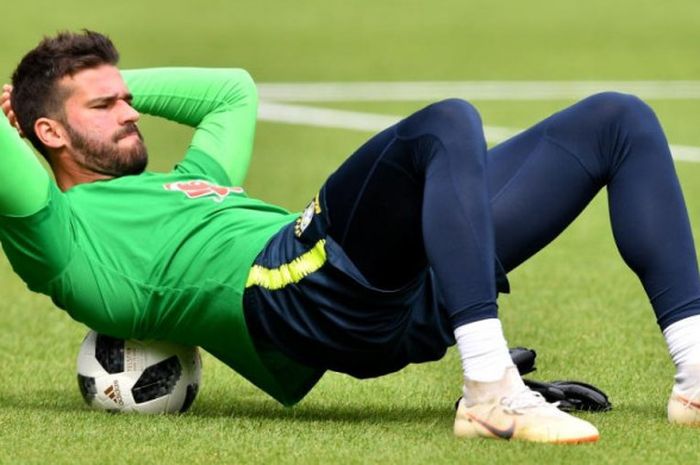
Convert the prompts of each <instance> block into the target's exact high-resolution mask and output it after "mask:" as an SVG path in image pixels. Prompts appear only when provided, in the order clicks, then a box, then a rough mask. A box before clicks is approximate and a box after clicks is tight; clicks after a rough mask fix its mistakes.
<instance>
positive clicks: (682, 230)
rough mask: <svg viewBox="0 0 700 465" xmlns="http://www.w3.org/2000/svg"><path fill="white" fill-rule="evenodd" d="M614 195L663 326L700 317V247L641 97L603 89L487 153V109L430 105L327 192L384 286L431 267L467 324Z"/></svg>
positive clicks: (626, 239) (616, 218) (365, 264)
mask: <svg viewBox="0 0 700 465" xmlns="http://www.w3.org/2000/svg"><path fill="white" fill-rule="evenodd" d="M603 186H607V189H608V199H609V207H610V217H611V221H612V229H613V234H614V237H615V241H616V244H617V246H618V248H619V250H620V253H621V255H622V257H623V258H624V260H625V262H626V263H627V264H628V265H629V266H630V268H631V269H632V270H633V271H634V272H635V273H636V274H637V276H638V277H639V278H640V280H641V281H642V284H643V286H644V289H645V291H646V293H647V295H648V296H649V299H650V300H651V303H652V306H653V308H654V311H655V312H656V316H657V320H658V323H659V325H660V326H661V328H662V329H663V328H665V327H667V326H668V325H669V324H671V323H673V322H675V321H677V320H680V319H682V318H684V317H686V316H690V315H694V314H700V279H699V278H698V269H697V261H696V256H695V248H694V245H693V239H692V235H691V231H690V225H689V221H688V217H687V212H686V208H685V204H684V200H683V196H682V193H681V189H680V186H679V183H678V180H677V177H676V174H675V171H674V167H673V162H672V159H671V154H670V152H669V148H668V143H667V141H666V138H665V136H664V134H663V131H662V129H661V127H660V125H659V123H658V120H657V119H656V116H655V115H654V113H653V112H652V110H651V109H650V108H649V107H648V106H647V105H646V104H644V103H643V102H642V101H640V100H639V99H637V98H635V97H632V96H629V95H622V94H616V93H604V94H598V95H595V96H593V97H590V98H587V99H585V100H583V101H581V102H579V103H577V104H576V105H573V106H572V107H569V108H567V109H565V110H563V111H561V112H559V113H557V114H555V115H553V116H551V117H549V118H548V119H546V120H544V121H542V122H541V123H539V124H537V125H536V126H534V127H532V128H530V129H529V130H527V131H525V132H523V133H521V134H519V135H517V136H515V137H514V138H512V139H510V140H509V141H507V142H505V143H503V144H501V145H498V146H496V147H494V148H493V149H491V150H490V151H488V152H487V149H486V145H485V142H484V137H483V131H482V126H481V121H480V118H479V115H478V114H477V112H476V110H475V109H474V108H473V107H472V106H471V105H469V104H468V103H466V102H464V101H461V100H446V101H443V102H439V103H436V104H433V105H431V106H428V107H426V108H424V109H423V110H421V111H418V112H417V113H415V114H413V115H411V116H410V117H408V118H406V119H405V120H403V121H401V122H399V123H398V124H396V125H395V126H392V127H390V128H389V129H387V130H385V131H383V132H381V133H380V134H378V135H376V136H375V137H373V138H372V139H370V140H369V141H368V142H367V143H366V144H365V145H363V146H362V147H361V148H360V149H359V150H358V151H357V152H356V153H355V154H353V155H352V156H351V157H350V158H349V159H348V160H347V161H346V162H345V163H344V164H343V165H342V166H341V167H340V168H339V169H338V171H336V172H335V173H334V174H333V175H332V176H331V177H330V178H329V180H328V181H327V183H326V185H325V187H324V190H325V197H326V204H327V208H328V214H329V217H330V226H329V230H328V232H329V234H330V235H331V236H332V237H333V239H334V240H335V241H336V242H338V243H339V244H340V245H341V246H342V247H343V249H344V250H345V252H346V253H347V254H348V256H349V257H350V258H351V259H352V260H353V262H354V263H355V265H356V266H357V267H358V268H359V270H360V271H361V272H362V273H363V274H364V275H365V277H366V278H367V279H368V280H369V281H370V282H371V283H372V284H374V285H375V286H378V287H383V288H387V289H391V288H396V287H399V286H401V285H402V284H405V283H407V282H409V281H410V280H411V279H412V278H413V277H414V276H415V275H416V274H417V273H418V272H419V271H420V270H421V269H423V268H424V267H425V266H426V265H427V264H429V265H430V266H431V267H432V268H433V270H434V272H435V274H436V277H437V281H438V285H439V287H440V291H441V293H442V295H443V298H444V301H445V305H446V310H447V312H448V314H449V316H450V319H451V321H452V324H453V326H454V327H459V326H460V325H463V324H466V323H469V322H473V321H477V320H481V319H485V318H492V317H496V316H497V305H496V289H495V282H494V262H495V258H496V257H498V260H499V261H500V263H501V264H502V265H503V267H504V268H505V270H506V271H510V270H512V269H513V268H515V267H516V266H518V265H519V264H521V263H522V262H524V261H525V260H527V259H528V258H529V257H530V256H532V255H533V254H535V253H536V252H537V251H538V250H540V249H541V248H542V247H544V246H545V245H546V244H548V243H549V242H550V241H552V240H553V239H554V238H555V237H556V236H557V235H558V234H559V233H560V232H562V231H563V230H564V228H566V226H567V225H568V224H569V223H570V222H571V221H572V220H573V219H574V218H575V217H576V216H577V215H578V214H579V213H580V212H581V211H582V210H583V209H584V208H585V206H586V205H587V204H588V203H589V202H590V200H591V199H592V198H593V197H594V196H595V194H596V193H597V192H598V191H599V190H600V189H601V188H602V187H603Z"/></svg>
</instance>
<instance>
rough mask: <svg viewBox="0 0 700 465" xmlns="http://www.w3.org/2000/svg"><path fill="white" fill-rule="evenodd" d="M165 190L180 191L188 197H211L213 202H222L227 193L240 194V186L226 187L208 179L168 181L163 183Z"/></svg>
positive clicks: (241, 190)
mask: <svg viewBox="0 0 700 465" xmlns="http://www.w3.org/2000/svg"><path fill="white" fill-rule="evenodd" d="M163 189H165V190H166V191H180V192H182V193H184V194H185V195H186V196H187V198H188V199H201V198H211V199H212V200H213V201H214V202H222V201H223V200H224V199H225V198H226V197H228V195H229V194H231V193H233V194H242V193H243V188H242V187H226V186H219V185H217V184H212V183H210V182H209V181H203V180H199V179H195V180H193V181H181V182H169V183H167V184H163Z"/></svg>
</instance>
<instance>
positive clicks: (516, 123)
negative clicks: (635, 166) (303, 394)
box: [0, 0, 700, 465]
mask: <svg viewBox="0 0 700 465" xmlns="http://www.w3.org/2000/svg"><path fill="white" fill-rule="evenodd" d="M183 3H184V2H183ZM2 17H3V28H2V30H0V43H2V44H3V46H2V48H1V49H0V76H8V75H9V73H10V72H11V70H12V69H13V67H14V64H15V63H16V62H17V60H18V59H19V57H20V56H21V54H22V53H23V52H24V51H25V50H27V49H28V48H30V47H31V46H33V45H34V44H35V42H36V41H37V40H38V39H39V38H40V37H41V36H42V35H43V34H51V33H53V32H55V31H56V30H58V29H73V28H77V27H90V28H93V29H97V30H101V31H105V32H108V33H109V34H111V36H112V37H113V38H114V40H115V41H116V43H117V45H118V46H119V47H120V48H121V51H122V56H123V64H124V66H126V67H136V66H151V65H199V66H242V67H246V68H248V69H250V70H251V71H252V72H253V74H254V75H255V77H256V78H257V79H258V80H260V81H270V82H271V81H304V80H306V81H321V80H339V81H343V80H458V79H474V80H478V79H513V80H517V79H538V80H540V79H542V80H546V79H572V80H574V79H575V80H581V79H632V80H634V79H691V80H692V79H700V60H698V57H699V56H700V53H699V52H700V32H698V31H700V3H698V2H694V1H692V0H671V1H667V2H663V3H659V2H652V1H635V2H632V1H631V0H623V1H617V2H607V1H603V0H592V1H589V2H556V1H553V0H551V1H546V0H534V1H530V2H517V1H514V0H512V1H506V2H489V1H486V0H479V1H469V2H464V1H458V0H450V1H444V2H437V3H436V2H433V3H429V2H418V1H413V0H409V1H397V0H391V1H383V2H370V1H368V0H366V1H365V0H363V1H356V2H334V1H330V2H329V1H324V2H322V1H311V0H302V1H297V2H282V1H264V0H263V1H260V0H258V1H255V2H253V1H240V2H235V3H234V2H226V1H223V0H215V1H210V2H208V3H206V4H203V3H201V2H197V3H194V2H193V3H192V4H191V5H190V4H189V3H188V5H180V4H178V3H177V2H172V1H170V2H165V1H163V0H157V1H149V2H136V1H135V0H125V1H122V2H109V3H107V2H104V3H102V4H97V5H96V4H95V2H87V1H65V2H62V3H60V4H57V3H54V2H46V1H37V2H25V3H16V4H13V5H12V6H11V7H9V6H4V7H3V13H2ZM422 103H423V102H411V103H383V102H377V103H353V102H347V103H342V104H340V103H339V104H333V105H329V106H331V107H333V108H344V109H353V110H360V111H370V112H376V113H386V114H405V113H407V112H409V111H411V110H413V109H415V108H418V107H419V106H420V105H421V104H422ZM475 103H476V105H477V106H478V108H479V109H480V111H481V112H482V115H483V117H484V121H485V123H486V124H490V125H498V126H508V127H526V126H527V125H529V124H532V123H534V122H536V121H537V120H538V119H541V118H542V117H544V116H546V115H548V114H549V113H551V112H553V111H555V110H557V109H559V108H560V107H561V106H563V105H565V104H567V103H568V102H475ZM651 103H652V105H653V106H654V108H655V109H656V110H657V112H658V114H659V116H660V118H661V120H662V122H663V124H664V127H665V128H666V129H667V132H668V135H669V139H670V141H671V142H672V143H676V144H685V145H698V146H700V132H698V131H696V124H697V122H698V121H699V120H700V118H699V117H700V103H699V102H697V101H688V102H679V101H657V102H651ZM143 126H144V130H145V133H146V137H147V139H148V142H149V146H150V148H151V153H152V156H153V159H152V164H151V168H153V169H167V168H168V167H169V166H170V165H171V164H172V163H173V162H174V161H175V160H176V159H177V157H178V154H180V153H182V150H183V148H184V147H185V145H186V144H187V141H188V137H189V136H190V133H189V131H188V130H186V129H183V128H181V127H176V126H173V125H168V124H164V123H162V122H159V121H155V120H153V119H146V120H145V121H144V124H143ZM367 136H368V134H362V133H357V132H349V131H342V130H329V129H318V128H308V127H301V126H287V125H278V124H268V123H262V124H260V126H259V130H258V134H257V139H256V155H255V157H254V161H253V165H252V167H251V172H250V177H249V180H248V182H247V185H246V187H247V189H248V191H249V193H251V194H252V195H255V196H259V197H262V198H264V199H266V200H269V201H271V202H274V203H278V204H281V205H284V206H286V207H288V208H291V209H300V208H302V207H303V206H304V205H305V204H306V202H307V201H308V199H309V198H310V196H311V195H313V193H314V192H315V191H316V189H317V188H318V186H319V185H320V184H321V183H322V182H323V180H324V179H325V177H326V176H327V175H328V174H329V173H330V172H331V171H332V170H333V169H334V168H335V167H336V166H337V165H338V163H339V162H340V161H342V160H343V158H344V157H345V156H347V154H349V153H350V152H352V150H353V149H354V148H355V147H357V146H358V144H360V143H361V142H362V141H363V140H364V139H365V138H366V137H367ZM677 169H678V173H679V175H680V178H681V182H682V184H683V187H684V189H685V192H686V199H687V203H688V209H689V212H690V215H691V219H692V221H693V223H694V225H695V228H696V229H695V232H696V237H700V231H699V230H698V229H697V228H699V227H700V182H698V181H699V180H700V165H698V164H692V163H679V164H678V165H677ZM510 280H511V284H512V288H513V293H512V294H511V295H508V296H504V297H503V298H502V299H501V300H500V304H501V309H502V310H501V312H502V313H501V314H502V319H503V322H504V325H505V328H506V334H507V335H508V338H509V341H510V342H511V343H512V344H522V345H530V346H533V347H535V348H536V349H537V350H538V352H539V354H540V355H539V360H538V365H539V370H538V371H537V373H536V374H535V376H536V377H537V378H539V379H554V378H578V379H583V380H588V381H591V382H594V383H595V384H597V385H599V386H601V387H602V388H603V389H605V390H606V391H607V392H608V393H609V394H610V396H611V399H612V401H613V403H614V406H615V408H614V410H613V411H611V412H608V413H605V414H589V415H584V417H585V418H587V419H589V420H591V421H593V422H594V423H595V424H596V425H598V426H599V428H600V430H601V434H602V439H601V441H600V442H599V443H598V444H595V445H587V446H580V447H556V446H543V445H534V444H525V443H501V442H496V441H481V440H479V441H458V440H455V439H454V438H453V437H452V435H451V427H452V415H453V411H452V405H453V402H454V400H455V398H456V397H457V396H458V395H459V392H460V383H461V370H460V368H459V361H458V358H457V356H456V353H455V352H454V351H453V350H451V351H450V352H449V353H448V356H447V357H445V359H443V360H442V361H440V362H437V363H432V364H425V365H421V366H411V367H409V368H408V369H406V370H404V371H403V372H401V373H397V374H394V375H391V376H387V377H384V378H381V379H376V380H369V381H357V380H354V379H351V378H349V377H347V376H343V375H338V374H332V373H329V374H328V375H326V376H325V377H324V378H323V379H322V381H321V382H320V384H319V385H318V386H317V388H316V389H314V390H313V391H312V392H311V394H310V395H309V396H308V397H307V398H306V399H305V400H304V401H303V402H302V403H301V404H300V405H298V406H297V407H295V408H293V409H285V408H282V407H280V406H279V405H277V404H275V403H274V401H272V400H270V399H269V398H267V397H266V396H265V395H264V394H262V393H260V392H259V391H257V390H256V389H255V388H253V387H252V386H250V385H249V384H247V383H246V382H244V381H242V379H241V378H240V377H238V376H237V375H236V374H234V373H233V372H231V371H230V370H228V369H227V368H226V367H225V366H223V365H222V364H220V363H218V362H217V361H216V360H214V359H213V358H211V357H208V356H207V357H205V360H204V362H205V365H204V375H203V387H202V391H201V393H200V396H199V398H198V399H197V401H196V402H195V404H194V406H193V408H192V410H191V412H190V413H188V414H186V415H182V416H172V417H140V416H120V415H107V414H101V413H96V412H91V411H88V410H87V408H86V407H85V406H84V405H83V403H82V400H81V398H80V395H79V393H78V389H77V386H76V382H75V366H74V364H75V356H76V354H77V349H78V345H79V343H80V341H81V339H82V337H83V335H84V333H85V331H86V329H85V328H83V327H82V326H80V325H78V324H76V323H74V322H72V321H70V320H69V319H68V318H67V316H66V315H65V314H63V313H62V312H60V311H58V310H56V309H55V307H53V305H52V304H51V302H50V301H49V300H48V299H47V298H45V297H42V296H38V295H33V294H30V293H29V292H28V291H27V290H26V288H25V287H24V285H23V284H22V283H21V282H20V281H19V280H18V279H17V278H16V277H15V276H14V274H13V273H12V271H11V269H10V267H9V265H8V264H7V262H6V260H5V259H4V258H2V257H0V463H12V464H17V463H21V464H24V463H37V464H38V463H42V464H43V463H48V462H51V463H56V464H60V463H70V464H74V463H78V464H83V463H85V464H88V463H90V464H92V463H105V464H109V463H124V464H130V463H134V464H146V463H172V464H197V463H202V464H204V463H206V464H210V463H331V462H338V463H425V462H428V461H430V462H431V463H446V464H447V463H495V464H505V463H517V464H523V465H524V464H538V465H542V464H549V463H552V464H555V463H566V464H571V465H578V464H587V463H596V464H607V463H610V464H627V463H629V464H632V463H635V464H636V463H650V464H652V463H654V464H655V463H697V462H698V459H700V446H698V435H699V434H700V432H699V431H698V430H692V429H683V428H677V427H672V426H670V425H668V424H667V423H666V421H665V418H664V415H665V412H664V410H665V402H666V399H667V395H668V392H669V389H670V387H671V383H672V375H673V368H672V366H671V363H670V361H669V360H668V356H667V355H666V351H665V346H664V343H663V340H662V338H661V335H660V334H659V331H658V329H657V327H656V326H655V323H654V319H653V314H652V311H651V309H650V306H649V304H648V302H647V299H646V297H645V295H644V294H643V292H642V289H641V286H640V284H639V283H638V281H637V280H636V278H635V277H634V276H632V275H631V273H630V272H629V271H628V270H627V269H626V268H625V266H624V264H623V263H622V261H621V259H620V258H619V255H618V253H617V251H616V249H615V246H614V243H613V241H612V238H611V234H610V227H609V224H608V218H607V208H606V204H605V196H604V194H603V195H601V196H600V197H599V198H597V199H596V200H595V201H594V202H593V204H592V205H591V206H590V208H589V209H588V210H586V212H585V213H584V214H583V215H582V217H581V218H580V219H579V220H578V221H577V222H575V223H574V225H573V226H572V227H571V228H570V229H569V230H568V231H567V232H566V233H564V234H563V235H562V236H561V237H560V238H559V239H557V240H556V241H555V243H554V244H553V245H552V246H551V247H550V248H548V249H547V250H545V251H543V252H542V253H541V254H539V255H537V256H536V257H534V258H533V259H532V260H531V261H530V262H528V263H527V264H525V265H523V266H522V267H521V268H520V269H518V270H515V271H514V272H513V273H512V274H511V276H510Z"/></svg>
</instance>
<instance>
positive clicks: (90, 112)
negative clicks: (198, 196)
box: [59, 65, 148, 177]
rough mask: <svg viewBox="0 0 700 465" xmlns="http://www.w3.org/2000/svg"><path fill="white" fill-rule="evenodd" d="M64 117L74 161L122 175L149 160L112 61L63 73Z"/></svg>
mask: <svg viewBox="0 0 700 465" xmlns="http://www.w3.org/2000/svg"><path fill="white" fill-rule="evenodd" d="M59 85H60V86H62V87H63V89H65V90H66V91H67V94H68V97H67V98H66V100H65V103H64V115H63V118H62V119H63V120H64V121H62V123H63V124H64V126H65V129H66V133H67V136H68V148H69V149H70V151H71V152H72V154H73V156H74V158H75V161H76V162H77V163H79V164H80V165H82V166H83V167H85V168H87V169H89V170H91V171H94V172H96V173H100V174H105V175H109V176H115V177H117V176H124V175H128V174H138V173H141V172H143V170H144V169H145V168H146V162H147V161H148V154H147V151H146V146H145V145H144V143H143V137H142V136H141V133H140V132H139V130H138V127H137V126H136V122H137V121H138V119H139V113H138V112H137V111H136V110H134V108H133V107H132V106H131V98H132V97H131V94H130V93H129V89H127V87H126V84H125V83H124V80H123V79H122V77H121V74H120V73H119V70H118V69H117V68H116V67H115V66H111V65H102V66H99V67H97V68H91V69H86V70H83V71H80V72H78V73H76V74H75V75H74V76H66V77H64V78H62V79H61V80H60V81H59Z"/></svg>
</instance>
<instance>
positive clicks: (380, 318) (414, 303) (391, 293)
mask: <svg viewBox="0 0 700 465" xmlns="http://www.w3.org/2000/svg"><path fill="white" fill-rule="evenodd" d="M323 194H324V191H323V190H322V191H321V194H320V195H319V197H320V199H319V200H316V201H315V202H312V204H311V205H310V207H309V208H307V210H306V212H305V213H304V214H303V215H302V217H300V219H299V220H298V221H297V222H296V223H295V224H290V225H288V226H286V227H285V228H283V229H282V230H281V231H279V232H278V233H277V234H276V235H275V236H274V237H273V238H272V239H271V240H270V242H269V243H268V244H267V246H266V247H265V249H264V250H263V251H262V252H261V254H260V255H259V256H258V257H257V259H256V261H255V264H256V265H258V266H261V267H263V268H265V269H270V270H274V269H279V268H280V267H283V266H285V265H289V264H292V263H295V261H296V263H297V264H298V263H299V262H300V260H299V259H300V257H302V260H303V257H309V256H310V255H309V254H312V255H314V261H315V265H313V267H314V268H316V267H317V269H315V270H314V271H312V272H310V273H308V274H305V275H304V276H303V278H302V279H299V280H298V281H297V282H290V283H287V284H286V285H285V286H284V287H282V288H280V289H268V288H266V287H265V286H262V285H255V286H252V287H249V288H248V289H246V292H245V295H244V308H245V316H246V322H247V324H248V327H249V331H250V333H251V335H252V336H253V339H254V341H255V342H256V344H258V345H260V346H261V347H262V348H265V347H274V348H276V349H277V350H280V351H282V352H283V353H284V354H285V355H287V356H289V357H290V358H292V359H295V360H297V361H299V362H301V363H302V364H304V365H307V366H311V367H317V368H325V369H329V370H333V371H338V372H342V373H347V374H349V375H352V376H354V377H357V378H369V377H375V376H381V375H385V374H388V373H392V372H394V371H397V370H400V369H401V368H403V367H405V366H406V365H408V364H409V363H420V362H427V361H433V360H439V359H440V358H442V357H443V356H444V354H445V351H446V350H447V348H448V347H449V346H450V345H452V344H454V336H453V334H452V327H451V325H450V322H449V319H448V317H447V315H446V313H445V312H444V311H443V309H442V307H441V305H440V297H439V295H438V293H437V292H436V289H435V286H434V277H433V274H432V272H431V270H430V269H429V268H425V269H424V271H422V272H420V273H419V274H418V275H417V276H416V277H415V278H414V279H413V280H412V281H411V282H409V283H406V284H405V285H404V286H402V287H401V288H398V289H395V290H383V289H379V288H376V287H374V286H372V285H371V284H370V283H369V282H368V281H367V280H366V278H365V277H364V276H363V274H362V273H360V271H359V270H358V269H357V268H356V266H355V265H354V264H353V262H352V261H351V260H350V259H349V258H348V257H347V255H346V254H345V252H344V251H343V250H342V249H341V248H340V246H339V245H338V244H337V242H336V241H335V240H334V239H333V238H332V237H330V236H329V235H328V234H326V225H327V218H326V216H325V211H326V210H325V207H323V206H321V207H320V210H321V211H320V212H318V213H317V212H315V211H314V207H313V205H314V203H316V204H318V205H319V206H320V205H321V204H323V203H324V202H323V197H324V195H323ZM316 211H318V209H316ZM302 226H303V231H302V230H301V229H302ZM319 251H322V252H320V253H319ZM303 267H304V265H301V268H303ZM307 271H308V270H307Z"/></svg>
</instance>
